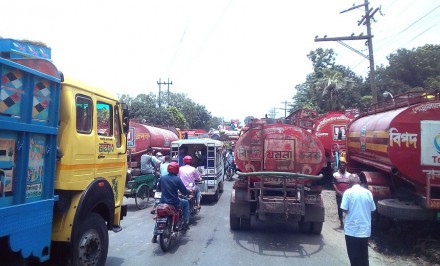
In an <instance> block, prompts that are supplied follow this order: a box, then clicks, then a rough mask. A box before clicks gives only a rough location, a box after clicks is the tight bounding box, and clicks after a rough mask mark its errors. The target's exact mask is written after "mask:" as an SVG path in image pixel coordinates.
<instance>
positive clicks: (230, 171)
mask: <svg viewBox="0 0 440 266" xmlns="http://www.w3.org/2000/svg"><path fill="white" fill-rule="evenodd" d="M231 178H232V169H230V168H228V169H227V170H226V179H227V180H228V181H230V180H231Z"/></svg>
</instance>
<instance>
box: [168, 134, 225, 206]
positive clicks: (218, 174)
mask: <svg viewBox="0 0 440 266" xmlns="http://www.w3.org/2000/svg"><path fill="white" fill-rule="evenodd" d="M222 151H223V142H221V141H219V140H214V139H208V138H203V139H181V140H176V141H173V142H171V157H172V158H174V159H175V160H177V161H179V157H180V158H181V159H182V158H183V156H185V155H190V156H191V157H193V166H194V167H196V168H197V170H198V171H199V172H200V174H201V177H202V178H203V182H202V183H200V184H198V186H199V188H200V191H201V192H202V196H209V197H212V198H213V199H214V200H215V201H218V199H219V197H220V193H222V192H223V184H224V180H225V178H224V168H223V167H224V165H223V156H222ZM180 153H182V155H181V156H179V154H180ZM179 164H182V162H179Z"/></svg>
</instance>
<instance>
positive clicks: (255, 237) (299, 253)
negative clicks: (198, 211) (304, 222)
mask: <svg viewBox="0 0 440 266" xmlns="http://www.w3.org/2000/svg"><path fill="white" fill-rule="evenodd" d="M232 233H233V236H234V240H235V242H236V243H237V244H238V246H239V247H241V248H242V249H244V250H247V251H248V252H254V253H257V254H259V255H263V256H277V257H297V258H307V257H310V256H313V255H314V254H317V253H319V252H320V251H321V250H322V249H323V247H324V242H323V238H322V236H321V235H313V234H303V233H300V232H299V230H298V226H293V225H286V224H264V223H261V222H257V221H254V220H252V225H251V229H250V230H245V231H232Z"/></svg>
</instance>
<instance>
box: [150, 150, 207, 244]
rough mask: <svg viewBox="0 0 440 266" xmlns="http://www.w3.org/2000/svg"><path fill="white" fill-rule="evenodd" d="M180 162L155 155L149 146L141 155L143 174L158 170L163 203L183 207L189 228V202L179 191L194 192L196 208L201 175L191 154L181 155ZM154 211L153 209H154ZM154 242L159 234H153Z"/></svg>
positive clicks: (158, 154)
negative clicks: (193, 164) (180, 195)
mask: <svg viewBox="0 0 440 266" xmlns="http://www.w3.org/2000/svg"><path fill="white" fill-rule="evenodd" d="M181 157H182V158H181V160H179V161H181V165H179V162H174V161H172V158H171V156H169V155H166V156H162V154H161V153H159V152H158V153H156V155H153V149H152V148H148V149H147V151H146V153H145V154H144V155H142V156H141V174H154V173H155V172H156V171H157V170H158V172H159V175H160V178H159V179H158V180H159V182H158V184H157V189H158V190H160V191H161V192H162V196H161V199H160V202H161V203H166V204H171V205H174V206H177V207H179V208H182V212H183V215H182V216H183V220H184V225H183V228H184V229H186V230H187V229H189V226H188V224H189V202H188V200H187V199H185V198H181V197H179V192H180V193H181V194H182V195H184V196H188V195H189V194H190V193H194V194H195V196H196V208H199V209H200V208H201V207H200V201H201V198H202V194H201V191H200V188H199V187H198V186H197V185H196V182H200V181H201V180H202V179H201V176H200V173H199V172H198V171H197V169H196V168H195V167H194V166H192V163H193V159H192V157H191V156H189V155H186V156H181ZM152 212H153V211H152ZM152 242H153V243H156V242H157V235H156V234H154V235H153V239H152Z"/></svg>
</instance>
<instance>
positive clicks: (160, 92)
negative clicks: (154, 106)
mask: <svg viewBox="0 0 440 266" xmlns="http://www.w3.org/2000/svg"><path fill="white" fill-rule="evenodd" d="M157 85H158V86H159V108H160V107H161V105H162V95H161V94H162V91H161V89H160V86H161V85H167V96H168V98H167V105H170V85H173V82H172V81H171V82H170V79H169V78H168V81H167V82H165V81H164V82H161V81H160V79H159V81H157Z"/></svg>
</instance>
